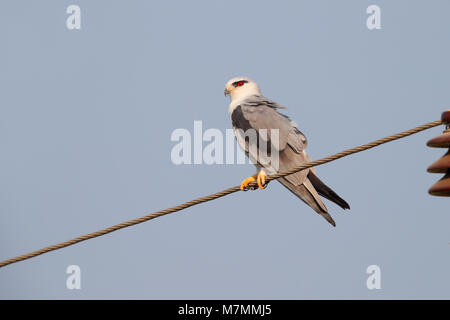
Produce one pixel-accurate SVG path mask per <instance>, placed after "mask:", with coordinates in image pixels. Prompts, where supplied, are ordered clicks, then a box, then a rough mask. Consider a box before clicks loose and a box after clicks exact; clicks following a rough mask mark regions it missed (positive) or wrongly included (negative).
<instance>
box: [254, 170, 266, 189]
mask: <svg viewBox="0 0 450 320" xmlns="http://www.w3.org/2000/svg"><path fill="white" fill-rule="evenodd" d="M266 177H267V174H266V173H265V172H264V171H263V170H261V171H260V172H259V173H258V176H257V178H256V180H257V182H258V187H259V188H260V189H261V190H263V189H265V188H266V187H267V185H268V184H269V183H268V182H267V183H266Z"/></svg>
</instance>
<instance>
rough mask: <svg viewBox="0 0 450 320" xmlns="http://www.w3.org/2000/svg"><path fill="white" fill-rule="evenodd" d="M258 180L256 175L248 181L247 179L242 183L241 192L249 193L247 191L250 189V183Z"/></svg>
mask: <svg viewBox="0 0 450 320" xmlns="http://www.w3.org/2000/svg"><path fill="white" fill-rule="evenodd" d="M256 178H257V175H256V174H254V175H252V176H251V177H248V178H247V179H245V180H244V181H242V183H241V190H243V191H247V190H248V189H249V187H248V185H249V184H250V183H252V182H253V181H255V180H256ZM252 190H254V189H253V188H252Z"/></svg>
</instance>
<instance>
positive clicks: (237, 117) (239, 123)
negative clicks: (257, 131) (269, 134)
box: [231, 106, 251, 131]
mask: <svg viewBox="0 0 450 320" xmlns="http://www.w3.org/2000/svg"><path fill="white" fill-rule="evenodd" d="M231 124H232V125H233V127H234V128H237V129H242V130H244V131H247V130H248V129H250V128H251V126H250V122H249V121H248V120H247V119H245V117H244V113H243V112H242V107H241V106H237V107H236V108H235V109H234V110H233V112H232V113H231Z"/></svg>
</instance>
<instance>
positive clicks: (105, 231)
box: [0, 120, 443, 268]
mask: <svg viewBox="0 0 450 320" xmlns="http://www.w3.org/2000/svg"><path fill="white" fill-rule="evenodd" d="M441 124H443V122H442V121H441V120H437V121H433V122H430V123H427V124H424V125H421V126H418V127H416V128H413V129H410V130H407V131H403V132H400V133H397V134H394V135H391V136H388V137H385V138H381V139H378V140H375V141H373V142H370V143H367V144H364V145H361V146H359V147H355V148H351V149H347V150H344V151H342V152H339V153H336V154H334V155H331V156H329V157H326V158H322V159H319V160H316V161H312V162H308V163H306V164H304V165H301V166H298V167H294V168H292V169H290V170H288V171H284V172H279V173H277V174H273V175H269V176H267V178H266V182H269V181H271V180H275V179H278V178H281V177H284V176H287V175H290V174H293V173H295V172H298V171H301V170H304V169H308V168H311V167H316V166H319V165H322V164H325V163H327V162H331V161H334V160H337V159H340V158H343V157H345V156H349V155H351V154H354V153H358V152H362V151H365V150H368V149H371V148H373V147H376V146H379V145H382V144H385V143H387V142H391V141H394V140H398V139H401V138H404V137H407V136H410V135H412V134H415V133H418V132H420V131H423V130H427V129H430V128H433V127H436V126H438V125H441ZM256 186H257V183H256V182H252V183H250V184H249V187H256ZM237 191H241V189H240V186H235V187H231V188H228V189H225V190H223V191H220V192H216V193H214V194H211V195H208V196H204V197H200V198H197V199H194V200H191V201H188V202H185V203H183V204H180V205H178V206H174V207H171V208H168V209H165V210H161V211H157V212H154V213H151V214H148V215H145V216H143V217H140V218H137V219H133V220H129V221H126V222H122V223H119V224H116V225H113V226H111V227H108V228H105V229H102V230H99V231H96V232H92V233H89V234H85V235H83V236H80V237H77V238H74V239H71V240H68V241H65V242H61V243H58V244H55V245H52V246H48V247H45V248H42V249H39V250H36V251H33V252H30V253H27V254H24V255H21V256H18V257H15V258H11V259H7V260H4V261H2V262H0V268H1V267H5V266H7V265H9V264H12V263H16V262H19V261H23V260H26V259H30V258H33V257H36V256H39V255H41V254H44V253H47V252H50V251H54V250H57V249H61V248H65V247H68V246H71V245H73V244H76V243H78V242H82V241H86V240H89V239H92V238H96V237H100V236H103V235H105V234H108V233H111V232H114V231H117V230H119V229H123V228H127V227H131V226H133V225H136V224H139V223H142V222H146V221H148V220H152V219H154V218H158V217H161V216H164V215H166V214H169V213H174V212H177V211H180V210H183V209H186V208H189V207H192V206H195V205H197V204H200V203H204V202H208V201H212V200H215V199H218V198H221V197H224V196H226V195H229V194H231V193H234V192H237Z"/></svg>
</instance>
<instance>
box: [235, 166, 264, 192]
mask: <svg viewBox="0 0 450 320" xmlns="http://www.w3.org/2000/svg"><path fill="white" fill-rule="evenodd" d="M266 177H267V174H266V173H265V172H264V171H263V170H261V171H260V172H259V173H258V174H255V175H253V176H251V177H248V178H247V179H245V180H244V181H242V183H241V190H242V191H248V190H256V189H258V188H259V189H261V190H262V189H265V188H266V187H267V185H268V184H269V182H267V183H266ZM253 181H256V182H257V183H258V184H257V185H253V186H249V184H251V183H252V182H253Z"/></svg>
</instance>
